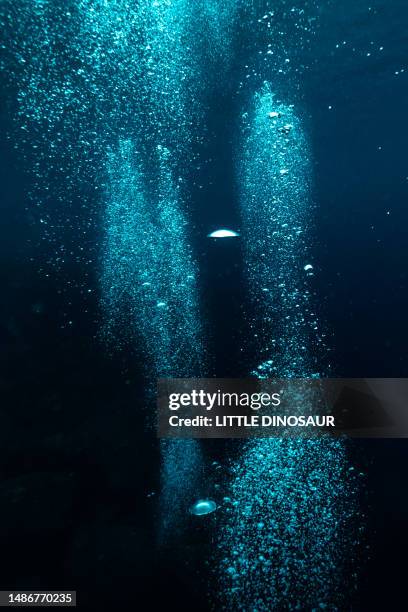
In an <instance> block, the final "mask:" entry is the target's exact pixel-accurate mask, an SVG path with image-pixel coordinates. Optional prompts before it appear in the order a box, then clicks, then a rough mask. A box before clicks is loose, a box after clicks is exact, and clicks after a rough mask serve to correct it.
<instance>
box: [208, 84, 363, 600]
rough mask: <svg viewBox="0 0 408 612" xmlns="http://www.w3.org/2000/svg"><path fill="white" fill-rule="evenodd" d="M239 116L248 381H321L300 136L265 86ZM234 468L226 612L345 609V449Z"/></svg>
mask: <svg viewBox="0 0 408 612" xmlns="http://www.w3.org/2000/svg"><path fill="white" fill-rule="evenodd" d="M242 119H243V149H242V155H241V157H240V159H239V171H240V176H241V177H242V180H241V184H240V200H241V212H242V220H243V227H242V234H241V236H242V240H243V241H244V249H245V265H246V275H247V281H248V289H249V291H250V294H251V296H252V300H253V308H254V314H253V316H251V317H250V319H249V325H250V328H251V330H252V332H253V339H252V340H253V343H254V344H255V347H256V349H257V352H258V354H260V355H261V356H262V363H261V364H260V365H259V366H258V367H257V368H256V370H255V371H254V372H253V375H255V376H258V377H260V378H267V377H274V376H280V377H310V376H317V374H316V371H315V358H316V355H318V354H319V352H320V346H321V344H322V342H323V340H322V337H321V336H320V335H319V333H318V321H317V318H316V315H315V314H314V313H313V310H312V306H311V295H310V291H309V289H308V287H307V280H308V279H307V274H306V273H305V270H304V266H305V261H308V260H309V257H307V258H306V256H307V251H308V248H307V246H308V244H307V243H308V239H309V236H310V231H309V223H310V213H311V209H312V205H311V196H310V189H311V184H310V176H311V169H310V161H309V160H310V154H309V150H308V146H307V140H306V136H305V133H304V131H303V129H302V124H301V120H300V118H299V117H298V116H297V115H296V113H295V111H294V109H293V107H292V106H289V105H286V104H282V103H279V102H278V101H277V100H276V98H275V97H274V95H273V93H272V91H271V89H270V86H269V85H268V84H267V83H265V84H264V85H263V88H262V89H261V90H260V91H259V92H258V93H257V94H256V95H255V97H254V100H253V106H252V108H251V109H250V111H249V112H248V113H244V115H243V117H242ZM288 125H290V126H291V127H290V130H289V129H287V126H288ZM305 401H307V400H305ZM231 471H232V481H231V485H230V492H229V497H230V498H231V500H232V503H231V504H229V505H228V506H227V508H226V512H227V519H226V522H225V524H223V525H221V529H220V533H219V550H220V566H221V576H222V577H221V583H222V586H223V589H224V600H223V601H224V606H225V608H227V609H240V610H259V611H260V610H283V609H285V610H296V609H298V610H301V609H302V610H304V609H310V610H314V609H330V610H333V609H339V607H340V609H342V608H341V606H342V603H343V599H344V598H345V597H346V596H347V594H344V589H343V588H342V586H343V579H344V571H345V566H346V564H345V562H346V559H347V558H350V557H352V555H353V550H354V547H355V545H356V540H355V531H354V529H353V521H354V519H355V516H356V514H357V491H358V486H357V478H356V476H355V472H354V469H353V468H352V467H351V466H350V464H349V462H348V459H347V452H346V446H345V443H344V442H342V441H339V440H330V439H321V440H295V439H292V440H289V439H268V440H256V441H249V442H248V443H246V444H245V447H244V449H243V450H242V453H241V455H240V457H239V458H238V459H237V460H236V461H235V462H232V463H231Z"/></svg>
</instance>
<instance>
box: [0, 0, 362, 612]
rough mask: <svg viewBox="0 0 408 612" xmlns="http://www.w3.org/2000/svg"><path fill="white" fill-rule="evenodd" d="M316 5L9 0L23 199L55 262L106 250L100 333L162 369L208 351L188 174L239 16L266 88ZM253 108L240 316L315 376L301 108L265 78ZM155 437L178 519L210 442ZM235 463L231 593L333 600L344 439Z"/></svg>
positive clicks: (262, 348) (2, 10)
mask: <svg viewBox="0 0 408 612" xmlns="http://www.w3.org/2000/svg"><path fill="white" fill-rule="evenodd" d="M292 4H293V6H292ZM315 4H316V3H315V2H314V1H313V0H310V1H308V2H303V1H302V2H301V3H299V2H295V3H288V2H286V0H273V1H272V0H264V1H258V0H253V1H252V2H245V1H244V0H224V1H223V0H196V1H194V2H192V1H191V0H137V1H136V0H64V2H61V1H60V0H19V2H18V3H16V2H15V1H14V0H3V2H2V3H1V6H0V26H1V27H2V30H3V32H4V37H3V39H4V43H3V45H2V51H4V52H5V53H4V58H5V59H4V60H3V61H2V68H3V71H4V73H5V75H6V77H8V81H9V84H10V87H11V88H13V89H15V90H16V98H17V102H18V104H17V111H16V112H17V121H16V126H17V127H16V130H17V131H18V135H17V137H16V135H13V140H14V141H15V142H16V146H18V147H19V148H20V151H21V153H22V154H23V155H24V156H25V157H26V161H27V166H28V167H29V168H30V169H32V170H33V193H32V202H33V207H32V209H34V210H36V211H37V213H38V214H37V217H38V220H39V221H40V222H41V224H42V228H43V234H42V235H43V237H44V239H45V240H47V242H49V243H51V244H53V245H54V253H53V254H52V255H51V260H52V262H51V263H53V264H54V265H55V266H56V267H62V266H63V265H65V262H66V260H67V258H71V259H74V260H75V261H78V262H79V263H81V264H82V265H85V266H90V267H93V268H94V267H96V261H97V260H98V259H100V261H101V263H100V271H99V276H100V286H101V290H102V291H101V292H102V300H101V302H102V311H103V317H104V330H105V332H104V333H105V337H106V338H107V339H110V340H111V341H112V340H113V341H114V342H115V341H116V342H119V340H120V339H123V338H128V339H130V341H131V343H133V345H137V346H139V345H140V344H142V346H143V347H144V349H143V350H144V353H145V354H146V356H148V358H149V362H150V365H151V368H150V372H151V375H152V378H155V377H157V376H166V375H172V376H192V375H194V376H197V375H199V374H200V373H201V372H202V370H203V364H202V353H203V345H202V330H201V328H202V324H201V317H200V313H199V308H198V297H197V296H198V275H197V265H196V263H195V261H194V257H193V255H192V249H191V247H190V241H191V239H190V235H189V231H188V228H190V227H191V222H190V217H189V214H188V208H189V199H188V190H187V189H186V187H185V185H187V184H188V179H189V172H190V170H189V169H190V168H191V167H192V166H194V164H196V163H198V162H197V157H196V156H197V152H196V151H197V146H196V145H199V144H200V143H202V141H203V139H204V136H205V120H204V119H205V106H206V104H207V103H208V99H207V98H208V91H211V90H212V88H213V87H214V86H217V87H220V83H222V78H223V77H226V75H227V74H229V73H228V69H229V68H230V67H231V65H232V55H233V54H232V50H233V33H234V32H238V33H239V36H240V37H241V42H242V46H243V48H245V49H246V52H247V56H248V60H247V63H246V64H245V65H244V66H241V67H240V68H239V71H238V78H237V86H236V92H237V93H238V92H240V91H241V90H243V91H244V92H250V91H252V90H253V88H254V87H258V86H259V81H260V80H262V78H263V75H264V74H265V71H267V72H268V74H270V73H271V72H273V75H274V78H275V79H276V82H277V83H279V87H280V88H281V89H282V90H285V89H286V87H287V83H288V82H291V83H293V82H294V76H295V74H296V73H297V72H299V71H300V72H301V71H302V70H303V69H304V67H303V66H302V65H301V62H296V61H294V59H295V54H294V53H293V52H292V53H291V54H290V52H289V51H290V50H289V47H290V46H291V43H290V40H291V37H290V36H289V35H288V34H289V33H290V34H291V35H293V36H292V38H293V39H296V40H303V41H307V39H308V38H309V37H312V36H313V31H314V29H315V24H314V21H313V20H314V19H315V17H314V16H313V15H314V13H315V9H314V7H315ZM309 9H310V10H309ZM255 28H258V30H257V31H258V33H259V36H258V35H257V36H254V29H255ZM272 33H273V37H271V34H272ZM298 48H299V49H301V45H298ZM292 51H293V49H292ZM289 77H290V78H289ZM290 88H291V89H293V85H290ZM243 124H244V137H243V139H242V143H241V144H242V148H241V150H242V154H241V159H240V176H241V179H240V200H241V213H242V221H243V229H242V238H243V242H244V245H245V262H246V266H247V278H248V290H249V293H250V294H251V295H252V296H253V299H254V309H255V310H254V312H256V316H255V317H254V318H249V321H248V324H249V327H250V329H251V330H252V332H251V333H252V335H253V337H254V339H255V344H256V348H257V351H258V354H259V356H260V359H262V363H261V365H260V366H259V367H258V368H257V369H256V370H255V371H254V374H255V375H256V376H264V377H267V376H271V375H272V376H273V375H276V374H278V375H279V376H281V377H285V376H306V375H311V374H313V370H314V368H313V367H312V364H311V361H312V357H313V355H316V354H317V353H318V350H319V345H320V344H322V342H323V340H322V334H320V335H319V332H318V329H317V328H318V324H317V319H316V316H315V314H314V312H313V309H312V307H311V299H310V298H311V295H310V290H309V288H308V285H307V281H308V277H309V276H310V275H311V274H313V271H312V270H313V269H312V268H310V267H309V266H310V265H311V264H309V263H308V261H309V259H308V254H307V240H308V235H309V233H308V223H309V218H310V213H311V205H310V183H309V176H310V166H309V161H308V160H309V155H308V147H307V139H306V137H305V135H304V133H303V131H302V127H301V122H300V120H299V119H298V117H297V116H296V114H295V112H294V110H293V108H291V107H290V106H288V105H286V104H282V103H278V102H277V101H276V100H275V99H274V98H273V96H272V93H271V90H270V88H269V86H268V85H264V87H263V88H262V89H261V91H260V92H259V93H258V94H257V95H256V96H255V100H254V104H253V108H252V109H251V111H250V112H249V113H248V115H244V116H243ZM30 206H31V205H30ZM101 219H102V225H103V232H102V233H101V231H100V225H101ZM101 235H102V236H103V238H102V239H100V238H99V236H101ZM95 236H97V238H95ZM306 267H307V269H306ZM312 332H313V333H314V340H312V339H311V335H313V333H312ZM162 451H163V453H162V456H163V471H162V477H163V494H162V498H161V500H162V502H161V503H162V507H163V516H164V517H165V518H164V524H163V531H164V532H168V531H169V530H172V529H173V528H174V525H175V524H176V523H177V521H179V520H180V516H181V513H182V511H183V509H184V512H186V508H187V507H188V504H187V500H188V499H191V497H192V496H191V486H196V484H195V483H196V481H195V480H194V478H195V476H194V475H195V474H198V473H199V471H200V466H202V457H201V452H200V448H199V445H198V444H197V443H196V442H195V441H181V440H180V441H174V442H173V441H172V442H168V443H165V444H163V445H162ZM231 470H232V481H231V483H230V489H231V495H230V497H231V499H232V500H233V502H232V503H231V506H230V507H229V506H228V507H226V508H225V513H221V512H217V513H216V514H217V516H219V517H221V519H222V522H221V526H220V529H219V535H220V546H219V553H220V554H219V557H220V559H219V563H220V567H221V574H222V576H223V579H222V587H223V590H224V594H225V601H227V602H230V604H231V605H232V604H233V605H234V606H236V607H237V608H243V609H253V610H261V609H265V610H266V609H267V610H269V609H274V608H275V609H279V607H281V604H282V603H283V602H284V601H285V606H286V607H288V606H289V605H290V606H291V607H292V608H296V607H297V606H298V605H299V606H300V605H301V603H300V595H301V591H302V597H303V598H304V597H305V596H307V593H310V598H309V601H308V602H307V603H308V604H310V607H313V606H315V607H317V606H318V605H319V604H320V607H324V606H329V605H330V604H331V603H332V602H333V601H334V599H335V598H336V597H337V590H336V589H335V588H334V585H335V584H336V580H338V579H337V578H335V574H336V573H337V574H339V573H340V565H341V561H342V551H343V549H344V547H345V546H347V543H348V537H347V529H346V525H347V524H348V520H349V517H350V516H351V514H352V513H353V509H354V502H353V499H354V498H353V493H354V492H355V485H354V482H355V480H354V477H352V476H351V474H353V473H352V472H350V468H347V459H346V454H345V446H344V444H343V443H342V442H334V441H313V442H305V441H288V440H282V441H278V440H270V441H259V440H258V441H254V442H249V443H248V444H247V445H246V446H245V448H243V449H242V453H241V456H240V458H239V459H237V460H236V461H234V462H232V463H231ZM189 483H190V484H189ZM210 502H211V500H200V501H199V502H197V504H198V505H197V504H196V506H195V507H193V508H192V509H191V512H192V513H193V514H196V515H203V514H209V513H211V512H212V511H213V510H214V509H215V508H214V507H213V505H212V503H213V502H211V503H210ZM349 533H351V531H350V532H349ZM339 564H340V565H339ZM295 584H297V585H298V586H297V587H296V588H295ZM329 593H332V594H331V595H330V594H329ZM288 602H289V603H288ZM304 603H305V602H304V600H303V601H302V605H301V607H305V606H304Z"/></svg>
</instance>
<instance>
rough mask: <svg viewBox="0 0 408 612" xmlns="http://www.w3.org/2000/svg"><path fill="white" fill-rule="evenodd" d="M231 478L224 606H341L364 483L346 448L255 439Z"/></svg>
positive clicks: (334, 444)
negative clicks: (359, 498) (352, 464)
mask: <svg viewBox="0 0 408 612" xmlns="http://www.w3.org/2000/svg"><path fill="white" fill-rule="evenodd" d="M232 474H233V480H232V484H231V488H230V492H229V498H228V503H227V504H226V507H225V512H226V514H227V518H226V519H224V520H223V524H222V527H221V532H220V538H222V540H221V543H220V547H221V549H222V553H223V554H222V557H221V581H222V584H223V587H224V589H223V591H224V595H225V599H224V604H225V607H226V608H227V609H229V610H230V609H233V610H259V611H267V610H342V609H344V601H345V600H347V597H348V595H349V593H345V592H344V584H345V583H347V584H348V585H349V589H352V588H353V583H354V584H355V580H353V579H352V580H350V572H353V567H346V565H345V563H346V561H347V559H348V558H350V559H352V557H353V551H355V550H356V547H357V545H358V535H359V533H358V531H357V530H356V529H353V528H352V525H353V524H354V523H355V516H356V513H357V512H358V497H357V492H358V489H359V481H360V480H361V475H360V474H357V472H356V471H355V470H354V469H353V467H351V466H350V465H349V463H348V460H347V453H346V448H345V445H344V443H342V442H341V441H338V440H337V441H336V440H325V439H322V440H296V439H292V440H288V439H269V440H256V441H250V442H248V443H247V445H246V448H244V449H243V452H242V455H241V458H240V459H238V460H237V461H236V462H234V463H233V464H232ZM345 553H346V554H347V556H345Z"/></svg>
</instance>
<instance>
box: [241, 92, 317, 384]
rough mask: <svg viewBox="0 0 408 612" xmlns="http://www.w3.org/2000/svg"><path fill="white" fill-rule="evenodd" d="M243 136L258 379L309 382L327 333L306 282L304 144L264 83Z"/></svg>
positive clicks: (289, 109)
mask: <svg viewBox="0 0 408 612" xmlns="http://www.w3.org/2000/svg"><path fill="white" fill-rule="evenodd" d="M242 131H243V141H242V150H241V153H240V155H239V173H240V177H241V179H240V186H239V189H240V205H241V214H242V220H243V223H244V224H245V234H244V232H243V238H244V249H245V266H246V274H247V278H248V283H249V286H250V295H251V298H252V301H253V304H252V305H253V309H252V313H253V314H252V318H251V319H250V322H249V324H250V327H251V329H252V330H253V332H252V336H253V342H254V344H255V345H256V349H257V354H258V355H259V356H260V357H261V358H262V357H264V361H263V363H261V365H260V366H259V368H258V371H257V374H262V376H263V377H266V376H267V375H285V376H296V375H297V376H307V375H308V376H310V375H311V372H310V362H311V359H312V358H313V357H314V358H315V359H316V358H317V357H318V356H319V350H318V348H319V345H323V344H324V334H320V333H319V326H318V318H317V315H316V312H315V311H314V308H313V305H312V299H311V298H312V297H313V296H312V293H311V290H310V287H309V284H308V281H309V277H310V276H311V275H312V270H313V267H312V265H311V264H306V265H305V263H304V262H305V259H306V261H307V257H308V251H309V242H310V240H311V232H310V227H309V226H310V219H311V216H312V210H313V204H312V202H311V184H310V176H311V165H310V161H309V160H310V155H309V147H308V143H307V139H306V136H305V133H304V130H303V128H302V124H301V120H300V119H299V117H298V116H297V115H296V113H295V112H294V109H293V106H291V105H287V104H283V103H281V102H279V101H278V100H276V97H275V96H274V95H273V93H272V91H271V88H270V85H269V84H268V83H264V85H263V87H262V89H261V90H260V91H259V92H258V93H257V94H256V95H255V97H254V101H253V105H252V108H251V110H250V111H249V112H246V113H244V114H243V116H242ZM245 237H246V240H245ZM265 339H266V342H265ZM311 344H313V350H312V351H311V350H310V348H311ZM269 355H270V356H272V357H273V359H268V358H267V357H268V356H269Z"/></svg>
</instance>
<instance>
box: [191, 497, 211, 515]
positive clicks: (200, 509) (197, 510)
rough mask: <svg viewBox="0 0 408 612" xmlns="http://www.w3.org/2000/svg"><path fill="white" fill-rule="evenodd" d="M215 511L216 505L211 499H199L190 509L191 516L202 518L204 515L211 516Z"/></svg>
mask: <svg viewBox="0 0 408 612" xmlns="http://www.w3.org/2000/svg"><path fill="white" fill-rule="evenodd" d="M216 509H217V504H216V503H215V501H213V500H212V499H199V500H198V501H196V503H195V504H194V505H193V506H192V507H191V510H190V512H191V514H194V515H195V516H204V515H205V514H211V512H214V511H215V510H216Z"/></svg>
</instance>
